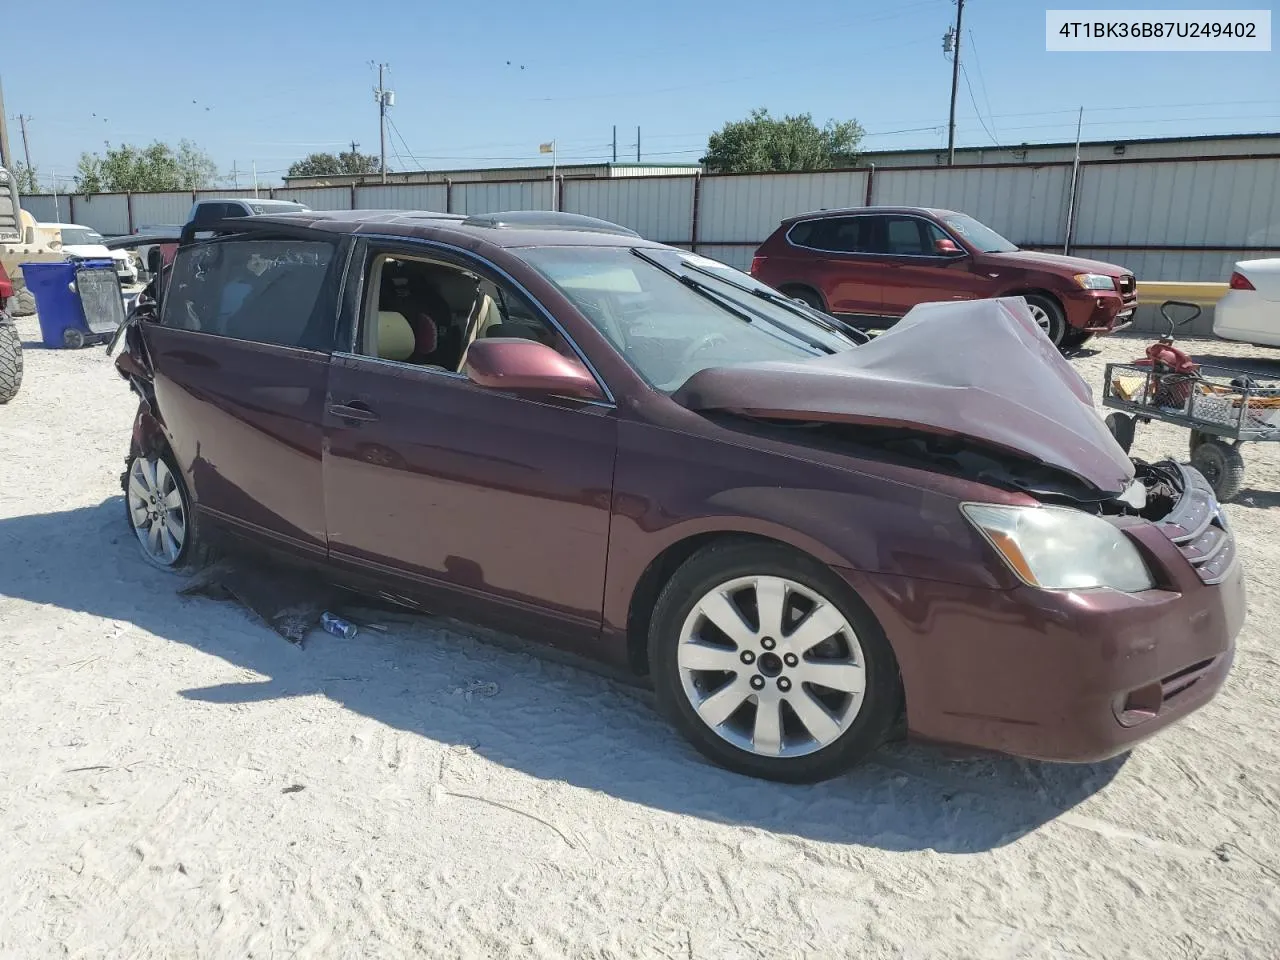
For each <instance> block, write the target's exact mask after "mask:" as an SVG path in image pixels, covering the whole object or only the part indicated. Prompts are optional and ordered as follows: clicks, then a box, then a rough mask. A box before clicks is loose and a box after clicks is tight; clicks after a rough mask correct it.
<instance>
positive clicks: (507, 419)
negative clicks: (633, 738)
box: [116, 211, 1245, 781]
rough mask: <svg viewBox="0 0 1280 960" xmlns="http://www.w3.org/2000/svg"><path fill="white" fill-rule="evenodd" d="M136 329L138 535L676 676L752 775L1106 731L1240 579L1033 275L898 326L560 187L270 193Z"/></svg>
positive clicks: (1033, 751)
mask: <svg viewBox="0 0 1280 960" xmlns="http://www.w3.org/2000/svg"><path fill="white" fill-rule="evenodd" d="M218 229H219V231H220V233H219V235H218V236H217V237H215V238H214V239H212V240H209V241H207V242H196V243H188V244H184V245H182V246H181V247H180V248H179V250H178V252H177V255H176V257H175V259H174V262H173V265H172V267H171V268H170V275H169V278H168V281H167V283H165V284H164V285H163V296H162V297H161V299H160V302H159V304H158V305H155V306H154V307H153V309H150V310H147V311H144V310H142V309H140V310H139V311H138V312H136V313H135V314H134V316H133V318H132V319H131V320H130V321H129V322H128V323H127V324H126V325H125V326H124V327H123V328H122V330H123V334H122V336H123V338H124V339H125V341H126V343H127V346H126V348H125V349H124V350H122V351H121V353H120V354H119V356H118V358H117V361H116V362H117V367H118V369H119V370H120V372H121V373H122V374H123V375H124V376H126V377H127V378H128V379H129V380H130V381H131V383H132V385H133V388H134V389H135V390H136V391H137V392H138V393H139V394H140V397H141V402H140V405H139V410H138V414H137V418H136V421H135V425H134V431H133V438H132V442H131V444H130V450H129V454H128V458H127V463H126V469H125V473H124V475H123V477H122V483H123V486H124V489H125V492H126V515H127V520H128V523H129V525H130V527H131V529H132V531H133V533H134V534H135V535H136V540H137V542H138V544H139V546H140V548H141V551H142V555H143V556H144V557H145V558H146V559H147V560H149V561H150V562H152V563H154V564H155V565H157V566H160V567H165V568H171V569H186V568H191V567H193V566H195V565H198V564H199V563H200V562H202V560H203V559H204V558H206V557H207V556H208V551H209V550H210V549H212V547H213V546H214V545H216V544H217V543H219V542H226V541H227V540H228V538H231V539H233V540H237V541H240V542H242V543H245V542H247V543H250V544H256V545H258V546H261V547H267V548H270V549H272V550H274V551H276V552H277V553H278V554H282V555H286V556H289V557H291V558H292V559H293V560H294V561H296V562H300V563H306V564H310V565H312V566H313V567H315V568H316V569H318V570H321V571H323V572H324V573H325V575H326V576H328V577H330V578H332V579H334V580H336V581H337V582H339V583H341V584H344V585H347V586H350V587H353V588H356V589H360V590H370V591H377V592H379V593H380V594H382V595H384V596H391V597H396V598H398V599H400V600H401V601H402V602H404V603H409V604H418V605H421V606H422V607H423V608H425V609H429V610H432V611H435V612H438V613H442V614H449V615H453V616H456V617H459V618H462V619H465V620H470V621H475V622H480V623H484V624H488V625H491V626H494V627H497V628H501V629H508V630H512V631H514V632H517V633H519V634H521V635H523V636H525V637H529V638H533V639H541V640H544V641H546V642H548V643H551V644H554V645H557V646H560V647H563V648H567V649H569V650H572V651H575V652H577V653H580V654H584V655H586V656H589V657H595V658H598V659H600V660H602V661H606V662H608V663H610V664H613V665H615V666H618V667H622V668H626V669H630V670H633V671H635V672H636V673H637V674H639V675H642V676H647V677H648V678H649V680H650V681H651V682H652V684H653V686H654V688H655V690H656V693H657V699H658V703H659V705H660V706H661V708H662V709H663V711H664V712H665V713H666V714H667V715H668V716H670V717H671V718H672V719H673V720H674V722H675V724H676V725H677V726H678V727H679V728H680V729H681V730H682V731H683V732H684V734H685V735H686V736H687V737H688V738H689V740H691V741H692V743H693V744H694V745H695V746H696V747H697V748H698V749H699V750H701V751H702V752H703V753H705V754H706V755H707V756H708V757H710V758H712V759H713V760H715V761H717V762H719V763H721V764H724V765H725V766H727V767H729V768H732V769H734V770H738V771H741V772H743V773H748V774H753V775H757V776H762V777H769V778H775V779H779V780H790V781H805V780H814V779H819V778H824V777H829V776H832V775H834V774H837V773H839V772H840V771H841V770H843V769H845V768H846V767H848V766H849V765H850V764H852V763H854V762H856V761H857V760H859V759H860V758H862V757H863V756H865V755H866V754H867V753H868V752H869V751H871V750H872V749H874V748H875V747H876V745H877V744H879V743H880V742H881V741H882V740H883V739H884V738H885V737H886V736H887V735H889V734H890V732H891V731H894V730H895V729H897V727H898V726H899V724H900V722H901V721H903V720H905V726H906V728H907V729H908V730H909V732H910V733H912V734H914V735H916V736H918V737H921V738H925V739H932V740H942V741H948V742H951V743H958V744H965V745H969V746H974V747H981V748H988V749H993V750H998V751H1004V752H1008V753H1013V754H1018V755H1022V756H1028V757H1038V758H1044V759H1054V760H1076V761H1089V760H1097V759H1099V758H1102V757H1106V756H1110V755H1113V754H1115V753H1117V752H1119V751H1121V750H1124V749H1125V748H1127V747H1128V746H1130V745H1131V744H1133V743H1134V742H1136V741H1138V740H1141V739H1143V738H1144V737H1146V736H1148V735H1150V734H1152V733H1154V732H1155V731H1157V730H1159V729H1161V728H1162V727H1165V726H1166V725H1168V724H1169V723H1171V722H1173V721H1175V720H1177V719H1178V718H1180V717H1183V716H1185V715H1186V714H1188V713H1190V712H1191V711H1192V710H1194V709H1196V708H1197V707H1199V706H1201V705H1202V704H1204V703H1205V702H1207V701H1208V700H1209V699H1210V698H1211V697H1213V695H1214V694H1215V693H1216V691H1217V690H1218V688H1219V687H1220V686H1221V684H1222V682H1223V680H1224V678H1225V676H1226V674H1227V671H1228V669H1229V667H1230V664H1231V661H1232V655H1233V649H1234V646H1233V644H1234V637H1235V635H1236V633H1237V631H1238V630H1239V628H1240V626H1241V622H1242V619H1243V617H1244V610H1245V606H1244V593H1243V589H1244V588H1243V578H1242V573H1241V570H1240V565H1239V563H1238V562H1237V560H1236V552H1235V545H1234V540H1233V536H1232V532H1231V530H1230V528H1229V527H1228V525H1227V523H1226V520H1225V519H1224V517H1223V514H1222V512H1221V510H1220V509H1219V508H1218V506H1217V503H1216V501H1215V500H1214V499H1213V494H1212V492H1211V491H1209V489H1208V487H1207V485H1206V483H1205V481H1204V479H1203V477H1201V476H1200V475H1199V474H1197V473H1196V472H1195V471H1194V470H1192V469H1190V468H1186V467H1181V466H1178V465H1176V464H1173V463H1164V464H1156V465H1149V464H1145V463H1141V462H1139V463H1135V462H1133V461H1131V460H1130V459H1129V458H1128V457H1127V456H1126V455H1125V454H1124V452H1123V451H1122V450H1121V449H1120V447H1119V446H1118V445H1117V444H1116V443H1115V441H1114V440H1113V439H1112V437H1111V434H1110V433H1109V432H1108V430H1107V428H1106V427H1105V425H1104V424H1103V422H1102V420H1101V418H1100V417H1099V416H1098V414H1097V412H1096V410H1095V409H1094V407H1093V405H1092V401H1091V394H1090V391H1089V388H1088V387H1087V386H1086V385H1085V383H1084V381H1083V380H1081V378H1080V377H1079V376H1078V375H1077V374H1076V373H1075V371H1074V370H1073V368H1072V367H1071V366H1070V364H1069V363H1068V362H1067V361H1066V360H1065V359H1064V358H1063V357H1062V356H1061V354H1060V353H1059V352H1058V351H1057V350H1055V349H1054V347H1053V346H1052V344H1050V342H1049V341H1048V340H1047V338H1046V337H1045V336H1044V335H1043V332H1042V330H1041V329H1040V328H1039V327H1038V326H1037V325H1036V321H1035V320H1034V318H1033V316H1032V315H1031V313H1030V312H1028V311H1027V309H1026V306H1025V304H1024V303H1023V302H1022V301H1021V300H1019V299H1008V300H982V301H978V302H973V303H942V304H927V305H922V306H918V307H916V308H914V309H913V310H912V311H911V312H910V313H909V315H908V316H907V317H906V318H905V319H904V320H903V321H902V322H901V323H900V324H898V325H897V326H896V327H895V328H893V329H891V330H889V331H888V332H887V333H885V334H883V335H881V336H879V337H877V338H875V339H874V340H871V339H870V338H868V337H867V336H865V335H863V334H860V333H856V332H853V331H842V329H841V328H840V327H839V325H837V324H835V323H833V321H831V319H830V318H829V317H827V316H825V315H824V314H821V313H819V312H817V311H815V310H813V309H811V308H809V307H807V306H804V305H802V304H800V303H797V302H796V301H794V300H791V299H790V298H788V297H785V296H782V295H780V294H778V293H776V292H775V291H773V290H771V289H770V288H768V287H766V286H764V285H762V284H760V283H757V282H756V281H754V280H752V279H751V278H750V277H748V276H746V275H745V274H742V273H739V272H738V271H736V270H732V269H730V268H728V267H726V266H724V265H723V264H719V263H716V262H715V261H711V260H707V259H704V258H702V257H699V256H696V255H693V254H691V253H688V252H685V251H682V250H677V249H674V248H671V247H667V246H663V245H661V244H658V243H653V242H649V241H646V240H643V239H641V238H640V237H638V236H637V235H636V234H634V233H632V232H631V231H628V230H625V229H623V228H619V227H615V226H611V225H608V224H603V223H600V222H597V221H590V220H589V219H587V218H580V217H572V216H569V215H564V214H554V213H532V212H526V213H523V214H497V215H492V216H484V217H473V218H463V217H461V216H448V215H442V214H412V213H385V212H384V213H370V212H359V211H339V212H332V213H327V214H300V215H294V216H276V215H269V216H257V217H249V218H244V219H241V220H236V221H234V222H225V223H223V224H222V225H221V226H220V227H218Z"/></svg>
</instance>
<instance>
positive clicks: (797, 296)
mask: <svg viewBox="0 0 1280 960" xmlns="http://www.w3.org/2000/svg"><path fill="white" fill-rule="evenodd" d="M782 293H785V294H786V295H787V296H788V297H790V298H791V299H792V300H799V301H800V302H801V303H807V304H808V305H809V306H811V307H813V309H815V310H821V311H822V312H823V313H826V312H827V305H826V304H825V303H823V302H822V295H821V294H819V293H818V292H817V291H816V290H812V289H810V288H809V287H783V288H782Z"/></svg>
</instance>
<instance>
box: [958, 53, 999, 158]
mask: <svg viewBox="0 0 1280 960" xmlns="http://www.w3.org/2000/svg"><path fill="white" fill-rule="evenodd" d="M960 73H961V74H962V75H963V76H964V85H965V89H967V90H968V91H969V102H970V103H972V104H973V112H974V114H975V115H976V116H977V118H978V122H979V123H980V124H982V129H983V130H986V132H987V136H988V137H990V138H991V143H992V144H993V145H994V146H997V147H998V146H1000V141H999V140H997V139H996V135H995V134H994V133H992V132H991V130H990V129H989V128H988V127H987V122H986V121H985V120H983V119H982V111H981V110H979V109H978V100H977V98H976V97H975V96H974V95H973V84H971V83H970V82H969V71H968V70H966V69H965V66H964V64H963V63H962V64H960ZM993 122H994V121H993Z"/></svg>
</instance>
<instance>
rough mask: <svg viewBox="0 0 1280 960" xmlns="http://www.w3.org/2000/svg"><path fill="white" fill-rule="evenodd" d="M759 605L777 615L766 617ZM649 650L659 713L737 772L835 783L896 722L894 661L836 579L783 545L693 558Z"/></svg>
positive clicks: (664, 599)
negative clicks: (763, 710) (764, 708)
mask: <svg viewBox="0 0 1280 960" xmlns="http://www.w3.org/2000/svg"><path fill="white" fill-rule="evenodd" d="M762 598H763V600H764V603H765V604H767V609H772V610H773V611H775V612H776V615H774V616H770V615H768V614H766V615H765V616H764V617H763V618H762V617H761V615H760V613H759V610H760V606H761V600H762ZM770 598H772V599H770ZM707 610H711V611H712V612H713V613H714V614H715V615H716V616H717V617H719V618H720V621H719V622H721V623H724V624H725V626H727V627H728V628H729V630H730V631H733V632H734V633H735V634H736V635H737V640H736V641H734V640H733V639H731V637H730V634H729V633H728V632H726V631H725V630H724V629H721V628H720V626H718V624H717V623H716V622H715V621H712V620H711V619H710V617H709V616H708V615H707V612H706V611H707ZM752 617H754V623H753V622H752V619H751V618H752ZM815 617H817V619H815ZM762 619H763V620H764V624H763V626H762V624H761V620H762ZM770 624H772V625H773V626H770ZM787 624H790V625H789V626H787ZM774 632H776V633H778V634H779V635H778V636H777V637H774V636H772V633H774ZM815 637H816V638H818V639H817V640H816V641H815V640H814V638H815ZM648 639H649V663H650V666H651V669H652V675H653V683H654V689H655V693H656V696H657V702H658V706H659V709H660V710H661V711H662V712H663V714H664V715H666V716H667V717H668V718H669V719H670V720H671V721H672V722H673V723H674V724H675V726H676V727H677V728H678V729H679V730H680V731H681V732H682V733H683V734H684V735H685V737H686V738H687V739H688V740H689V741H690V742H691V743H692V744H693V746H694V747H696V748H697V749H698V750H699V751H700V752H701V753H702V754H703V755H704V756H706V757H708V758H709V759H710V760H712V761H714V762H715V763H718V764H720V765H721V766H724V767H727V768H728V769H730V770H733V771H735V772H737V773H742V774H746V775H748V776H753V777H761V778H764V779H768V780H779V781H783V782H788V783H811V782H815V781H819V780H826V779H829V778H831V777H834V776H837V775H839V774H841V773H843V772H844V771H845V770H847V769H848V768H849V767H851V766H853V765H854V764H856V763H857V762H858V761H860V760H862V759H863V758H864V757H866V756H867V755H868V754H869V753H870V752H871V751H873V750H874V749H876V747H878V746H879V745H880V744H881V743H882V742H883V741H884V739H885V737H886V735H887V734H888V733H889V731H890V730H891V729H892V727H893V726H894V724H895V722H896V720H897V719H898V717H899V715H900V712H901V704H902V693H901V682H900V679H899V675H898V666H897V660H896V659H895V658H894V655H893V651H892V649H891V648H890V646H889V642H888V640H887V639H886V638H885V635H884V631H883V630H882V629H881V627H880V624H879V623H878V622H877V621H876V619H875V617H874V615H872V613H871V611H870V610H869V609H868V608H867V607H866V605H865V604H864V603H863V602H862V600H861V599H860V598H859V597H858V596H857V594H856V593H855V592H854V591H853V590H852V589H851V588H850V587H849V586H848V585H847V584H846V583H845V582H844V581H843V580H841V579H840V578H839V577H838V576H836V575H835V574H834V573H833V572H832V571H831V570H830V569H828V568H827V567H825V566H823V565H822V564H820V563H818V562H817V561H815V560H813V559H811V558H809V557H806V556H804V555H802V554H799V553H796V552H794V551H792V550H790V549H788V548H786V547H783V546H782V545H778V544H768V543H760V542H754V541H745V540H740V541H728V542H724V543H720V544H715V545H712V546H710V547H707V548H704V549H703V550H700V551H698V552H697V553H696V554H694V555H693V556H692V557H690V558H689V559H688V560H687V561H685V563H684V564H683V565H682V566H681V567H680V568H679V569H678V570H677V571H676V572H675V574H674V575H673V576H672V577H671V579H670V581H668V583H667V585H666V586H665V587H664V588H663V590H662V592H661V593H660V594H659V596H658V600H657V603H656V604H655V606H654V614H653V619H652V622H651V626H650V631H649V638H648ZM722 667H723V669H721V668H722ZM806 677H807V678H808V679H806ZM817 677H821V679H822V680H825V681H827V682H828V683H831V684H836V686H827V685H826V684H825V683H823V684H818V683H816V682H815V678H817ZM842 688H843V689H842ZM762 697H763V698H765V699H762ZM735 704H736V705H735ZM762 704H763V705H765V706H767V707H770V708H772V709H771V712H770V713H768V714H763V713H761V706H762ZM730 708H731V709H730ZM722 714H723V716H722Z"/></svg>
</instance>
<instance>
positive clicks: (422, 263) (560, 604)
mask: <svg viewBox="0 0 1280 960" xmlns="http://www.w3.org/2000/svg"><path fill="white" fill-rule="evenodd" d="M361 248H363V249H361ZM388 260H391V261H393V262H394V264H395V267H396V269H399V270H408V271H409V272H411V273H413V274H414V275H415V277H416V278H419V279H422V278H425V279H427V282H431V283H434V284H435V285H436V286H437V292H439V293H442V294H448V298H449V299H451V301H452V302H453V305H455V306H461V308H462V309H461V310H459V311H457V313H458V314H461V316H462V318H463V325H464V327H465V330H464V333H463V336H462V337H460V338H457V339H455V338H453V337H451V336H448V335H447V331H446V330H444V329H443V325H442V324H441V323H440V322H439V320H440V317H439V315H438V314H437V318H436V319H437V323H436V332H435V334H434V337H435V340H436V343H437V344H438V346H437V349H436V350H435V351H434V352H433V353H432V354H431V355H430V356H429V358H424V359H422V360H415V359H413V358H414V357H415V356H419V355H420V354H421V353H422V351H421V350H419V349H416V348H415V344H414V343H413V342H411V340H412V338H421V337H422V336H423V335H424V333H423V327H422V326H421V325H420V324H409V323H406V322H405V321H404V320H403V319H399V317H401V316H403V313H404V312H407V313H409V314H413V313H414V311H413V310H410V309H409V308H407V307H405V306H403V305H402V304H401V303H400V302H399V301H398V300H397V299H396V297H395V296H394V291H393V288H392V286H391V285H389V284H387V283H385V282H384V281H385V279H386V278H385V276H384V273H385V271H386V270H387V264H388ZM353 262H355V263H356V264H357V268H358V269H359V270H360V286H361V289H362V290H363V292H362V293H361V294H360V296H359V298H358V300H355V301H352V300H351V299H349V301H348V306H347V313H348V314H349V315H354V316H353V318H352V319H353V322H352V324H351V326H352V327H353V328H354V334H353V335H352V336H351V337H350V341H349V342H348V343H346V344H345V346H346V349H345V350H342V351H340V352H337V353H335V355H334V359H333V364H332V367H331V370H330V375H329V401H328V405H327V407H326V413H325V452H324V478H325V495H326V496H325V498H326V503H327V516H328V535H329V551H330V559H331V561H332V562H333V563H334V564H335V565H337V566H339V567H342V568H346V569H348V570H350V571H352V572H355V573H357V574H358V573H366V574H373V575H375V576H377V577H382V578H385V577H386V576H387V575H388V574H390V575H392V576H394V577H396V578H398V579H400V580H401V581H402V582H403V583H404V585H405V586H406V587H407V588H408V590H409V591H410V592H412V593H414V594H416V595H419V596H425V597H426V598H427V600H428V602H430V603H438V604H439V605H440V606H439V607H438V608H437V609H440V610H441V611H442V612H444V611H448V612H451V613H453V614H454V615H457V616H460V617H464V618H467V619H473V620H477V621H480V622H489V623H495V624H498V625H501V626H506V627H508V628H510V629H513V630H516V631H518V632H520V633H521V634H523V635H526V636H537V637H539V638H540V639H544V640H546V641H548V642H551V643H562V644H564V645H565V646H567V647H569V648H570V649H577V650H578V651H579V652H586V645H590V644H592V643H594V642H595V641H596V640H597V638H598V634H599V629H600V619H601V609H602V604H603V596H604V571H605V559H606V555H607V551H608V541H609V506H610V498H611V496H612V490H613V465H614V456H615V452H616V446H617V421H616V411H615V409H614V406H613V404H612V403H605V402H596V401H583V400H572V399H565V398H558V397H550V396H537V397H531V396H528V395H521V394H517V393H513V392H509V391H504V390H497V389H492V388H485V387H480V386H478V385H476V384H475V383H473V382H471V381H470V380H469V379H468V378H467V377H466V376H464V375H463V374H461V373H459V372H458V371H459V366H460V364H461V361H462V356H463V351H464V350H465V347H466V344H467V343H469V342H471V341H472V340H473V339H474V338H476V337H484V336H502V337H511V336H515V337H521V338H526V339H538V340H542V341H543V342H545V343H547V344H548V345H550V346H553V347H554V348H556V349H558V350H560V351H561V352H562V353H564V354H565V355H566V356H571V357H572V356H575V349H574V348H573V346H572V344H570V343H569V342H568V341H567V339H566V338H565V337H564V335H563V334H562V333H560V332H559V330H558V328H556V327H555V325H554V324H553V323H551V322H550V321H549V320H548V316H549V315H548V314H547V313H546V311H545V310H543V309H542V308H541V307H540V306H538V305H537V304H535V303H534V302H533V301H532V300H531V299H530V298H529V297H527V296H526V295H525V294H524V293H523V292H522V291H521V290H519V289H518V288H516V287H515V286H513V285H512V284H511V283H510V282H509V281H508V280H506V279H505V278H504V277H503V276H502V275H500V274H499V273H497V272H495V271H494V270H493V269H492V268H490V267H489V266H488V265H486V264H484V263H482V262H480V261H475V260H473V259H471V258H470V257H469V256H468V255H466V254H464V253H463V252H461V251H456V250H454V251H451V252H446V251H442V250H440V249H439V248H436V247H427V246H423V245H415V244H413V243H398V242H395V241H390V240H388V241H379V240H372V239H371V240H369V241H367V244H366V242H362V243H361V244H360V246H359V247H358V248H357V252H356V254H355V260H354V261H353ZM448 274H452V275H451V276H448ZM354 277H355V268H353V280H352V281H351V282H350V286H351V287H352V288H353V289H354V287H355V280H354ZM446 287H447V288H448V289H446ZM468 290H469V291H470V292H469V294H468V293H467V291H468ZM463 299H465V300H466V301H467V302H466V303H465V304H463V303H461V300H463ZM388 312H390V313H392V314H395V316H393V317H391V318H390V320H388V319H387V318H386V317H385V316H384V315H385V314H386V313H388ZM446 322H447V321H446ZM394 330H398V331H399V332H398V333H396V335H395V336H394V337H393V336H392V332H393V331H394ZM417 346H419V347H420V346H421V344H418V345H417Z"/></svg>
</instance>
